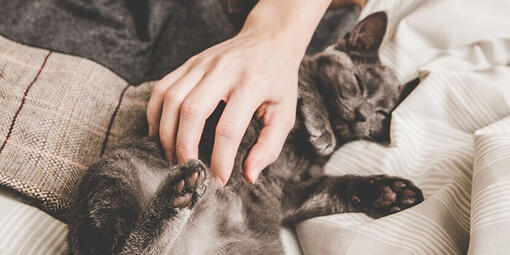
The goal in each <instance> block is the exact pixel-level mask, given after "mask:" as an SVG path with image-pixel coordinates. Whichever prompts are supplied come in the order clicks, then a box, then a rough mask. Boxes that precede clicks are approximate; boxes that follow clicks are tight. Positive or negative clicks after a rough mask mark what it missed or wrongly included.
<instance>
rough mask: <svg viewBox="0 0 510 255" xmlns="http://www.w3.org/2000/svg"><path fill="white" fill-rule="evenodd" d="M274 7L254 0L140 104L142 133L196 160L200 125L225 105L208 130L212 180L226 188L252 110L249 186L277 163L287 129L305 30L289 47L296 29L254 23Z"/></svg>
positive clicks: (247, 170)
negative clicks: (230, 30) (237, 23)
mask: <svg viewBox="0 0 510 255" xmlns="http://www.w3.org/2000/svg"><path fill="white" fill-rule="evenodd" d="M287 1H294V0H287ZM263 2H265V4H266V5H267V6H264V5H263ZM271 2H273V3H271ZM274 3H275V1H261V2H259V4H258V5H257V7H256V8H255V9H254V11H252V13H254V12H256V10H257V8H258V10H259V11H258V12H256V14H250V16H249V17H248V19H247V21H246V23H245V26H244V27H243V29H242V31H241V32H240V33H239V34H238V35H236V36H235V37H233V38H232V39H230V40H227V41H225V42H223V43H220V44H218V45H216V46H214V47H211V48H209V49H207V50H205V51H203V52H202V53H200V54H198V55H196V56H194V57H192V58H190V59H189V60H188V61H187V62H186V63H184V64H183V65H182V66H180V67H179V68H177V69H176V70H175V71H173V72H171V73H170V74H168V75H167V76H165V77H164V78H163V79H162V80H161V81H160V82H158V84H156V86H155V87H154V91H153V93H152V96H151V99H150V101H149V104H148V107H147V119H148V122H149V135H156V134H159V136H160V139H161V143H162V145H163V148H164V149H165V154H166V157H167V159H168V160H174V159H175V156H176V159H177V161H178V162H183V161H185V160H188V159H191V158H197V157H198V145H199V142H200V137H201V134H202V131H203V128H204V125H205V121H206V119H207V118H208V117H209V116H210V115H211V113H212V112H213V111H214V109H215V108H216V106H217V105H218V103H219V102H220V101H221V100H223V101H225V102H226V107H225V109H224V111H223V113H222V115H221V117H220V120H219V122H218V126H217V127H216V131H215V132H216V133H215V141H214V146H213V151H212V156H211V171H212V173H213V176H214V177H216V178H219V179H220V181H221V183H222V184H223V185H225V184H226V183H227V181H228V179H229V178H230V174H231V172H232V167H233V164H234V159H235V156H236V153H237V149H238V147H239V143H240V141H241V139H242V137H243V135H244V132H245V131H246V128H247V126H248V124H249V123H250V121H251V118H252V116H253V114H254V113H255V112H256V113H257V117H259V118H260V120H261V122H262V124H263V128H262V130H261V132H260V134H259V137H258V140H257V143H256V144H255V145H254V146H253V147H252V149H251V150H250V152H249V154H248V157H247V159H246V160H245V164H244V170H245V175H246V177H247V179H248V180H249V181H250V182H252V183H253V182H255V180H256V178H257V176H258V175H259V173H260V172H261V171H262V169H264V168H265V167H266V166H268V165H269V164H271V163H272V162H273V161H275V160H276V159H277V157H278V155H279V153H280V151H281V149H282V146H283V144H284V142H285V139H286V137H287V135H288V133H289V131H290V130H291V128H292V127H293V124H294V119H295V111H296V100H297V75H298V69H299V64H300V61H301V58H302V57H303V54H304V50H305V49H306V45H307V44H308V42H309V39H310V38H311V33H304V37H305V38H307V37H308V38H307V39H303V40H298V41H297V42H296V41H293V40H294V39H295V37H294V36H292V35H293V32H297V31H299V30H297V29H295V28H294V29H286V30H284V29H283V28H285V27H281V28H278V27H276V28H275V26H274V24H273V25H272V26H267V24H265V22H263V21H261V19H266V18H267V15H269V16H271V15H276V14H278V13H274V12H275V9H272V8H275V6H271V5H274ZM261 4H262V5H261ZM278 4H282V3H278ZM260 6H262V7H260ZM281 6H283V5H281ZM281 6H280V7H281ZM269 7H271V8H269ZM268 8H269V9H268ZM260 13H264V15H261V14H260ZM279 15H280V14H279ZM280 16H281V15H280ZM312 26H313V24H312ZM315 26H316V24H315ZM315 26H313V28H314V27H315ZM268 28H270V29H268ZM308 30H310V29H308ZM311 30H312V33H313V29H311ZM299 32H302V31H299ZM308 34H309V35H308Z"/></svg>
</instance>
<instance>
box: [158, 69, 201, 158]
mask: <svg viewBox="0 0 510 255" xmlns="http://www.w3.org/2000/svg"><path fill="white" fill-rule="evenodd" d="M202 77H203V73H202V72H201V71H200V70H198V69H194V70H192V71H191V72H189V73H188V74H186V75H184V76H183V77H182V78H181V79H180V80H178V81H177V82H176V83H175V84H174V85H172V86H171V88H169V89H168V90H167V91H166V93H165V95H164V102H163V109H162V111H161V121H160V122H159V136H160V140H161V145H162V146H163V149H164V150H165V155H166V158H167V160H169V161H172V160H173V159H174V154H175V142H176V140H175V137H176V134H177V127H178V124H179V115H180V109H181V105H182V104H183V101H185V99H186V97H187V95H188V94H189V93H190V91H192V89H193V88H194V87H195V85H196V84H197V83H198V82H199V81H200V80H201V79H202Z"/></svg>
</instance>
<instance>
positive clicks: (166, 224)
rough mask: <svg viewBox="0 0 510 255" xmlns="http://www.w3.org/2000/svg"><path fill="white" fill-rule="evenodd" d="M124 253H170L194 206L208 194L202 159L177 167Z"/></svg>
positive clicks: (157, 193) (146, 210)
mask: <svg viewBox="0 0 510 255" xmlns="http://www.w3.org/2000/svg"><path fill="white" fill-rule="evenodd" d="M170 172H171V173H170V174H169V176H168V177H167V178H166V180H165V181H164V182H163V183H162V184H161V186H160V188H159V190H158V191H157V192H156V194H155V196H154V198H153V199H152V200H151V202H150V203H149V205H148V206H147V208H146V209H145V211H144V213H143V216H142V220H141V221H139V224H138V225H137V226H136V227H135V229H134V230H133V231H132V232H131V235H130V236H129V238H128V239H127V241H126V245H125V246H124V249H123V250H122V252H121V254H167V253H169V249H171V247H172V244H173V242H174V241H175V239H176V238H177V237H178V236H179V234H180V232H181V231H182V229H183V227H184V225H185V224H186V222H187V220H188V218H189V216H190V215H191V213H192V209H193V207H194V206H195V205H196V203H197V202H198V200H199V199H200V197H201V196H202V195H203V194H204V193H205V189H206V182H205V181H206V179H207V173H206V168H205V166H204V164H203V163H202V162H201V161H199V160H189V161H186V162H185V163H183V164H179V165H176V166H173V167H172V169H171V170H170Z"/></svg>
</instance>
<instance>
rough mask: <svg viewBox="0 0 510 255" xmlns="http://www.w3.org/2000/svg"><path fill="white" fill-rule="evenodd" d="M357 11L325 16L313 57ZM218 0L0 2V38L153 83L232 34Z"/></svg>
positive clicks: (340, 32) (350, 22)
mask: <svg viewBox="0 0 510 255" xmlns="http://www.w3.org/2000/svg"><path fill="white" fill-rule="evenodd" d="M358 15H359V8H358V7H354V6H352V7H345V8H341V9H336V10H334V11H330V12H328V13H327V14H326V16H325V17H324V18H323V20H322V22H321V24H320V25H319V28H318V29H317V32H316V34H315V36H314V38H313V40H312V42H311V44H310V47H309V49H308V53H313V52H316V51H318V50H320V49H321V48H323V47H324V46H325V45H328V44H331V43H333V42H334V41H336V39H337V38H338V37H339V36H340V35H343V34H344V33H346V32H347V31H348V29H350V27H351V26H352V25H353V24H354V22H355V21H356V19H357V17H358ZM233 24H235V21H233V16H231V15H230V14H229V13H228V12H227V9H226V8H225V6H224V4H223V3H222V0H118V1H108V0H88V1H85V0H43V1H33V0H16V1H12V0H0V34H1V35H2V36H4V37H6V38H9V39H11V40H14V41H17V42H20V43H23V44H27V45H31V46H35V47H39V48H45V49H49V50H52V51H57V52H62V53H67V54H73V55H77V56H80V57H85V58H88V59H91V60H94V61H96V62H98V63H100V64H102V65H104V66H106V67H108V68H109V69H111V70H112V71H113V72H115V73H117V74H118V75H120V76H121V77H123V78H124V79H126V80H127V81H128V82H129V83H131V84H135V85H136V84H139V83H142V82H144V81H148V80H155V79H159V78H161V77H162V76H164V75H165V74H167V73H168V72H170V71H172V70H173V69H175V68H176V67H178V66H179V65H181V64H182V63H184V62H185V61H186V60H187V59H188V58H189V57H191V56H193V55H195V54H197V53H199V52H200V51H202V50H204V49H206V48H208V47H210V46H212V45H214V44H216V43H219V42H221V41H223V40H225V39H228V38H230V37H232V36H234V35H235V33H236V32H237V31H236V28H235V27H236V26H234V25H233Z"/></svg>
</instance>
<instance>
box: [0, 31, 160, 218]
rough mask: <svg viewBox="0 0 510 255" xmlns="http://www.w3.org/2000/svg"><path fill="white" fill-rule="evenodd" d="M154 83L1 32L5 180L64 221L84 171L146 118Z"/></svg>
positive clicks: (0, 152) (0, 179)
mask: <svg viewBox="0 0 510 255" xmlns="http://www.w3.org/2000/svg"><path fill="white" fill-rule="evenodd" d="M152 84H153V83H151V82H149V83H145V84H142V85H141V86H137V87H134V86H130V85H129V84H127V83H126V81H124V80H123V79H122V78H120V77H119V76H117V75H116V74H114V73H112V72H111V71H109V70H108V69H106V68H104V67H102V66H101V65H99V64H97V63H94V62H92V61H90V60H87V59H84V58H79V57H74V56H69V55H64V54H60V53H55V52H50V51H47V50H42V49H37V48H32V47H28V46H25V45H21V44H18V43H15V42H12V41H10V40H8V39H5V38H3V37H0V185H3V186H5V187H8V188H10V189H13V190H15V191H18V192H20V193H22V194H24V195H26V196H28V197H29V198H32V199H34V200H35V202H36V203H35V204H36V205H37V206H38V207H40V208H41V209H43V210H45V211H46V212H48V213H50V214H52V215H54V216H56V217H58V218H60V219H64V220H65V211H66V210H65V209H66V208H67V207H68V206H69V205H70V203H71V201H72V190H73V187H74V186H75V185H76V183H77V181H78V179H79V177H80V175H81V173H82V172H83V171H85V170H86V169H87V168H88V166H89V165H90V164H91V163H92V162H93V161H94V160H95V159H96V158H98V157H99V156H101V154H102V153H103V152H104V151H105V150H107V149H108V148H109V147H111V145H112V144H114V143H115V140H116V139H117V138H118V137H119V136H121V135H122V134H126V133H128V132H134V130H135V124H138V125H140V123H143V119H144V118H145V117H144V116H145V107H146V103H147V101H148V99H149V97H150V91H151V86H152Z"/></svg>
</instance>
